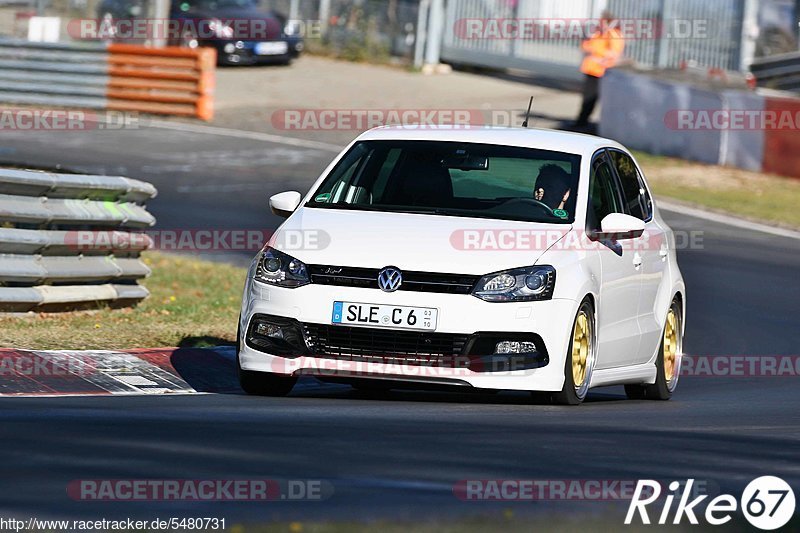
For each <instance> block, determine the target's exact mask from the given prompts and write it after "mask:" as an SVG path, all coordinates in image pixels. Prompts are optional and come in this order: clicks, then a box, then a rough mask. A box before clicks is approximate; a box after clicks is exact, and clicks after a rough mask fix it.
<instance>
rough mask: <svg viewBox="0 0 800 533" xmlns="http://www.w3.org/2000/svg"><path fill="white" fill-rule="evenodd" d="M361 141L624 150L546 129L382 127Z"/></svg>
mask: <svg viewBox="0 0 800 533" xmlns="http://www.w3.org/2000/svg"><path fill="white" fill-rule="evenodd" d="M357 140H359V141H367V140H369V141H375V140H408V141H451V142H467V143H482V144H498V145H503V146H518V147H522V148H536V149H539V150H552V151H556V152H565V153H571V154H581V155H591V154H593V153H594V152H595V151H597V150H599V149H600V148H605V147H614V148H620V149H623V150H625V147H623V146H622V145H621V144H619V143H617V142H615V141H612V140H611V139H606V138H603V137H597V136H595V135H586V134H583V133H573V132H569V131H561V130H551V129H545V128H507V127H504V128H500V127H491V126H466V125H462V126H430V125H425V126H415V125H405V126H380V127H378V128H373V129H371V130H368V131H366V132H364V133H362V134H361V135H360V136H359V137H358V139H357Z"/></svg>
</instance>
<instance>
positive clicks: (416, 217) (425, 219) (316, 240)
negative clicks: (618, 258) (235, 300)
mask: <svg viewBox="0 0 800 533" xmlns="http://www.w3.org/2000/svg"><path fill="white" fill-rule="evenodd" d="M571 228H572V226H571V225H569V224H542V223H532V222H515V221H506V220H493V219H476V218H466V217H451V216H437V215H420V214H410V213H379V212H370V211H349V210H338V209H319V208H302V207H301V208H300V209H298V211H297V212H295V213H294V214H293V215H292V216H291V217H289V219H288V220H286V222H284V224H283V225H282V226H281V227H280V228H279V229H278V231H277V232H276V233H275V235H273V237H272V239H271V240H270V244H271V245H272V246H274V247H275V248H277V249H279V250H281V251H283V252H285V253H287V254H289V255H292V256H293V257H296V258H297V259H300V260H301V261H303V262H305V263H307V264H317V265H332V266H358V267H366V268H382V267H385V266H388V265H391V266H395V267H398V268H400V269H401V270H416V271H424V272H447V273H455V274H471V275H482V274H488V273H491V272H496V271H499V270H505V269H508V268H514V267H520V266H529V265H534V264H536V262H537V261H538V259H539V258H540V257H541V256H542V254H543V253H544V252H545V251H547V249H548V248H550V247H552V246H553V245H554V244H555V243H556V242H558V241H560V240H561V239H563V238H564V236H565V235H566V234H567V233H568V232H569V231H570V230H571Z"/></svg>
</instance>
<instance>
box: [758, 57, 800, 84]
mask: <svg viewBox="0 0 800 533" xmlns="http://www.w3.org/2000/svg"><path fill="white" fill-rule="evenodd" d="M750 72H752V73H753V76H754V77H755V79H756V84H757V85H758V86H759V87H767V88H769V89H777V90H782V91H795V92H798V91H800V52H790V53H788V54H780V55H775V56H770V57H764V58H760V59H756V60H755V61H753V63H752V64H751V65H750Z"/></svg>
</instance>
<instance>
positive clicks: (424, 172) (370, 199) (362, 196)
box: [306, 141, 580, 224]
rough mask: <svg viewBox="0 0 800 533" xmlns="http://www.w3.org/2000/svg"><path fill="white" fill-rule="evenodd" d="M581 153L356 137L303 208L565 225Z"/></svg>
mask: <svg viewBox="0 0 800 533" xmlns="http://www.w3.org/2000/svg"><path fill="white" fill-rule="evenodd" d="M579 169H580V156H579V155H576V154H568V153H563V152H553V151H548V150H536V149H532V148H517V147H510V146H497V145H489V144H476V143H459V142H436V141H363V142H359V143H356V144H355V145H353V147H352V148H351V149H350V150H349V151H348V152H347V154H345V155H344V157H343V158H342V159H341V160H340V161H339V163H338V164H337V165H336V167H335V168H334V169H333V171H332V172H331V173H330V174H329V175H328V176H327V178H325V180H324V181H323V182H322V184H321V185H320V186H319V188H318V189H317V190H316V191H315V192H314V194H313V196H312V197H311V200H310V201H309V202H308V203H306V206H307V207H314V208H333V209H354V210H366V211H387V212H398V213H422V214H431V215H445V216H447V215H449V216H465V217H478V218H494V219H502V220H519V221H525V222H547V223H556V224H559V223H561V224H567V223H571V222H573V221H574V213H575V203H576V196H577V194H576V193H577V189H578V176H579Z"/></svg>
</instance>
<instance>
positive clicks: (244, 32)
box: [97, 0, 304, 65]
mask: <svg viewBox="0 0 800 533" xmlns="http://www.w3.org/2000/svg"><path fill="white" fill-rule="evenodd" d="M146 13H147V11H146V9H145V5H144V3H143V2H142V1H141V0H133V1H131V0H103V2H101V3H100V5H99V6H98V10H97V14H98V18H99V19H100V20H101V21H104V22H103V24H104V25H106V26H111V27H115V26H119V28H116V29H115V31H114V32H113V35H111V36H110V37H111V38H114V39H117V40H122V41H125V40H129V37H130V36H129V35H127V34H126V32H125V31H123V30H122V28H123V25H122V24H121V21H125V22H128V21H132V20H141V19H144V18H146V17H147V14H146ZM168 22H169V29H168V30H163V29H160V28H163V27H165V26H166V25H163V26H158V27H156V25H155V24H152V27H153V28H154V29H153V30H152V31H153V32H154V33H158V32H161V33H162V34H164V35H165V36H166V37H167V44H169V45H172V46H185V47H189V48H196V47H198V46H208V47H213V48H215V49H216V50H217V61H218V63H219V64H221V65H254V64H265V63H273V64H284V65H288V64H289V63H291V62H292V60H293V59H295V58H297V57H298V56H299V55H300V53H301V52H302V51H303V48H304V43H303V37H302V35H301V28H300V26H299V25H298V24H296V23H293V22H291V21H289V20H288V19H287V17H286V16H284V15H282V14H280V13H277V12H275V11H272V10H266V9H263V8H262V7H261V6H260V5H259V3H258V1H257V0H173V2H172V4H171V6H170V18H169V21H168ZM124 27H125V28H127V27H129V26H128V25H126V26H124ZM136 37H137V38H141V36H139V35H137V36H136Z"/></svg>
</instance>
